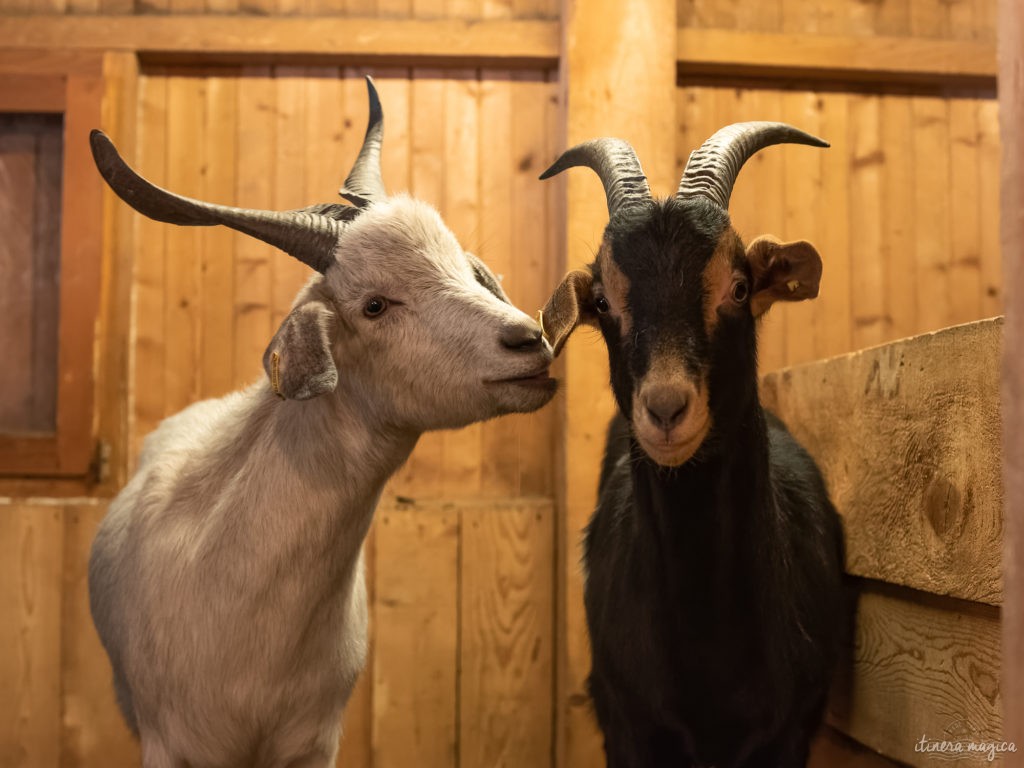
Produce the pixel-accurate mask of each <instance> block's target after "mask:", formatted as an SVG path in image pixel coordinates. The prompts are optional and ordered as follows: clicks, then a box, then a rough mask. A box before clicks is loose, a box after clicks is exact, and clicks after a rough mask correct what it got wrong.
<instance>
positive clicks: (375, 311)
mask: <svg viewBox="0 0 1024 768" xmlns="http://www.w3.org/2000/svg"><path fill="white" fill-rule="evenodd" d="M387 308H388V300H387V299H385V298H382V297H380V296H374V297H373V298H372V299H370V300H369V301H367V302H366V306H364V307H363V314H364V315H366V316H367V317H378V316H380V315H382V314H384V310H385V309H387Z"/></svg>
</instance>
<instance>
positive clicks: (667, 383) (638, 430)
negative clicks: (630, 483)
mask: <svg viewBox="0 0 1024 768" xmlns="http://www.w3.org/2000/svg"><path fill="white" fill-rule="evenodd" d="M632 423H633V433H634V434H635V435H636V438H637V441H638V442H639V443H640V447H641V448H643V449H644V452H645V453H646V454H647V455H648V456H650V457H651V459H653V460H654V461H655V462H656V463H658V464H660V465H661V466H664V467H678V466H679V465H680V464H683V463H684V462H686V461H688V460H689V459H690V458H691V457H692V456H693V455H694V454H695V453H696V452H697V449H698V448H700V446H701V444H702V443H703V442H704V439H705V438H706V437H707V436H708V432H710V431H711V409H710V407H709V406H708V388H707V384H706V382H705V381H704V377H703V376H700V377H691V376H690V375H688V374H687V372H686V369H685V367H684V366H683V361H682V360H681V359H679V358H678V357H677V355H675V354H673V352H672V350H671V348H661V349H658V350H655V352H654V353H653V356H652V358H651V367H650V368H649V369H648V372H647V375H646V376H644V379H643V381H642V382H641V383H640V386H639V387H637V388H636V389H635V390H634V393H633V418H632Z"/></svg>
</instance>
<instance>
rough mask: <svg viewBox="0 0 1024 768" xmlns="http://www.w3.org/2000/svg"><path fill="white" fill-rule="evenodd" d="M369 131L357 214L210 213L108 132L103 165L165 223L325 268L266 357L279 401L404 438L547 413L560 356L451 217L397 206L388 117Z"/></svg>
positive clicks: (101, 140)
mask: <svg viewBox="0 0 1024 768" xmlns="http://www.w3.org/2000/svg"><path fill="white" fill-rule="evenodd" d="M367 86H368V89H369V93H370V120H369V127H368V128H367V131H366V137H365V139H364V141H363V146H362V149H361V150H360V152H359V156H358V158H357V160H356V163H355V165H354V166H353V169H352V172H351V173H350V174H349V175H348V177H347V178H346V179H345V184H344V186H342V188H341V195H342V196H343V197H345V198H346V199H348V200H349V201H350V202H352V203H353V204H354V205H352V206H349V205H342V204H330V203H329V204H322V205H315V206H311V207H309V208H303V209H301V210H295V211H281V212H278V211H256V210H248V209H242V208H232V207H228V206H222V205H215V204H211V203H205V202H201V201H198V200H192V199H189V198H185V197H181V196H179V195H175V194H173V193H171V192H168V191H166V190H163V189H160V188H159V187H156V186H154V185H153V184H150V183H149V182H148V181H146V180H145V179H143V178H142V177H141V176H139V175H138V174H136V173H135V172H134V171H133V170H132V169H131V168H129V167H128V165H127V164H126V163H125V162H124V161H123V160H122V159H121V157H120V156H119V155H118V153H117V150H116V149H115V148H114V146H113V144H112V143H111V142H110V140H109V139H108V138H107V137H106V136H105V135H103V133H101V132H100V131H93V133H92V136H91V142H92V150H93V156H94V158H95V160H96V165H97V167H98V168H99V170H100V173H101V174H102V175H103V178H104V179H106V181H107V183H108V184H110V186H111V187H112V188H113V190H114V191H115V192H116V193H117V194H118V195H119V196H120V197H121V199H123V200H124V201H125V202H127V203H128V204H129V205H131V206H132V207H133V208H135V210H137V211H139V212H140V213H142V214H144V215H145V216H148V217H150V218H152V219H156V220H157V221H163V222H167V223H171V224H182V225H192V226H210V225H214V224H223V225H225V226H228V227H231V228H232V229H235V230H238V231H240V232H243V233H245V234H248V235H251V236H253V237H256V238H259V239H260V240H263V241H264V242H267V243H270V244H271V245H274V246H276V247H278V248H280V249H281V250H283V251H285V252H286V253H289V254H290V255H292V256H294V257H295V258H297V259H299V260H300V261H302V262H303V263H305V264H307V265H308V266H310V267H312V268H313V269H315V270H316V271H317V272H319V273H320V275H318V276H315V277H314V278H313V279H312V280H311V281H310V282H309V284H308V285H307V286H306V287H305V288H304V289H303V290H302V292H301V293H300V294H299V296H298V298H297V299H296V302H295V305H294V307H293V309H292V311H291V313H290V314H289V315H288V317H287V318H285V320H284V321H283V323H282V324H281V327H280V328H279V329H278V331H277V333H276V335H275V336H274V338H273V340H272V341H271V342H270V345H269V346H268V348H267V351H266V354H265V355H264V359H263V364H264V368H265V369H266V371H267V375H268V377H269V378H270V382H271V386H272V387H273V389H274V391H275V392H276V393H277V394H279V395H280V396H281V397H283V398H287V399H296V400H305V399H309V398H313V397H317V396H319V395H324V394H326V393H331V392H338V393H339V394H343V396H347V397H350V398H354V399H355V400H357V401H360V402H364V403H367V404H369V403H372V404H373V408H374V410H375V414H376V416H377V417H378V418H379V419H381V420H383V421H384V422H385V423H389V424H392V425H394V426H397V427H400V428H406V429H414V430H427V429H442V428H450V427H458V426H462V425H465V424H468V423H471V422H473V421H478V420H481V419H487V418H491V417H493V416H497V415H500V414H503V413H513V412H527V411H533V410H536V409H537V408H540V407H541V406H543V405H544V404H545V403H547V402H548V401H549V400H550V399H551V397H552V396H553V395H554V392H555V387H556V382H555V381H554V379H552V378H550V377H549V376H548V366H549V365H550V363H551V359H552V352H551V347H550V346H549V344H548V343H547V341H545V340H544V338H543V335H542V333H541V329H540V327H539V326H538V325H537V324H536V323H535V322H534V321H533V320H531V319H530V318H529V317H528V316H526V315H525V314H524V313H522V312H520V311H519V310H518V309H516V308H515V307H514V306H512V304H511V303H509V301H508V298H507V297H506V296H505V293H504V292H503V291H502V289H501V287H500V285H499V284H498V281H497V280H496V279H495V277H494V275H493V274H492V273H491V271H490V270H489V269H488V268H487V267H486V266H485V265H484V264H483V262H481V261H480V260H479V259H477V258H476V257H475V256H473V255H472V254H469V253H467V252H465V251H464V250H463V249H462V247H461V246H460V245H459V243H458V241H457V240H456V238H455V236H454V235H453V234H452V232H451V231H450V230H449V229H448V228H447V227H446V226H445V224H444V222H443V221H442V220H441V217H440V215H439V214H438V213H437V211H436V210H434V209H433V208H432V207H431V206H429V205H427V204H426V203H423V202H419V201H417V200H413V199H412V198H409V197H407V196H404V195H399V196H395V197H388V196H387V194H386V193H385V191H384V185H383V182H382V179H381V171H380V151H381V140H382V136H383V115H382V111H381V107H380V101H379V99H378V98H377V93H376V90H375V89H374V87H373V83H372V81H371V80H370V79H369V78H367Z"/></svg>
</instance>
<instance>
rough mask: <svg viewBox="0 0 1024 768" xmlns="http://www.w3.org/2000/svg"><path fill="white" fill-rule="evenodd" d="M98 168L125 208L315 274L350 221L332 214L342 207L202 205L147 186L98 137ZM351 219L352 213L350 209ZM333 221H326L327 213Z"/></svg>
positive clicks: (94, 138) (330, 259)
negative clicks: (239, 240) (264, 247)
mask: <svg viewBox="0 0 1024 768" xmlns="http://www.w3.org/2000/svg"><path fill="white" fill-rule="evenodd" d="M89 142H90V144H91V145H92V156H93V159H94V160H95V161H96V167H97V168H98V169H99V171H100V174H101V175H102V176H103V178H104V179H106V182H107V184H109V185H110V188H111V189H113V190H114V192H116V193H117V195H118V197H120V198H121V199H122V200H124V201H125V202H126V203H128V205H130V206H131V207H132V208H134V209H135V210H136V211H138V212H139V213H141V214H142V215H143V216H148V217H149V218H151V219H155V220H156V221H163V222H166V223H167V224H181V225H184V226H198V227H209V226H213V225H215V224H223V225H224V226H226V227H231V228H232V229H235V230H238V231H239V232H243V233H244V234H247V235H251V236H252V237H255V238H257V239H259V240H262V241H263V242H265V243H270V245H273V246H275V247H277V248H280V249H281V250H282V251H284V252H285V253H288V254H290V255H292V256H294V257H295V258H296V259H298V260H299V261H301V262H302V263H303V264H307V265H309V266H310V267H312V268H313V269H315V270H316V271H317V272H324V271H326V270H327V268H328V267H329V266H330V265H331V264H333V263H334V249H335V246H336V245H337V243H338V236H339V235H340V234H341V232H342V230H343V229H344V228H345V226H346V221H345V219H348V218H351V217H350V216H347V215H345V213H344V212H338V211H333V209H334V208H342V207H343V206H314V207H313V208H309V209H305V210H298V211H260V210H253V209H248V208H234V207H232V206H227V205H216V204H214V203H205V202H203V201H201V200H193V199H192V198H188V197H184V196H182V195H176V194H174V193H173V192H168V191H167V190H165V189H161V188H160V187H158V186H156V185H155V184H151V183H150V182H148V181H146V180H145V179H144V178H142V177H141V176H139V174H137V173H136V172H135V171H133V170H132V169H131V168H130V167H129V166H128V164H127V163H126V162H125V161H124V160H123V159H122V158H121V156H120V155H119V154H118V152H117V149H116V148H115V147H114V145H113V143H112V142H111V141H110V139H108V138H107V136H106V134H104V133H103V132H102V131H98V130H94V131H93V132H92V133H91V134H90V136H89ZM349 210H351V211H352V212H353V213H355V212H356V209H354V208H352V209H349ZM332 211H333V212H334V214H335V215H333V216H332V215H327V214H328V213H330V212H332Z"/></svg>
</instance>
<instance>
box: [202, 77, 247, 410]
mask: <svg viewBox="0 0 1024 768" xmlns="http://www.w3.org/2000/svg"><path fill="white" fill-rule="evenodd" d="M206 75H207V78H206V93H205V96H206V105H205V113H204V115H205V118H206V124H205V126H204V130H203V137H202V148H201V152H202V156H203V167H202V170H203V175H204V177H205V187H204V190H203V195H204V197H203V199H204V200H208V201H210V202H213V203H220V204H223V205H234V204H235V179H236V177H237V155H236V152H237V149H236V146H235V135H236V132H237V123H238V79H237V77H236V76H235V74H234V72H233V71H227V72H225V71H218V70H213V71H209V72H207V73H206ZM197 149H199V148H198V147H197ZM200 239H201V245H202V251H201V254H202V255H201V260H200V281H201V297H202V299H201V304H200V308H199V310H200V311H199V326H200V328H201V329H202V332H201V335H200V340H199V343H200V345H201V349H200V370H201V380H200V384H199V390H200V392H201V395H202V397H220V396H221V395H224V394H227V393H228V392H230V391H231V390H232V389H234V388H235V387H236V386H237V385H236V383H235V382H236V378H235V372H234V368H233V366H232V358H233V353H234V350H235V346H236V345H235V334H234V325H235V323H234V316H235V312H234V310H235V304H234V298H235V285H234V282H235V280H234V278H235V274H234V273H235V258H234V256H235V243H236V241H237V239H238V237H237V236H236V234H235V232H234V231H233V230H230V229H228V228H227V227H204V228H202V229H201V230H200Z"/></svg>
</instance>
